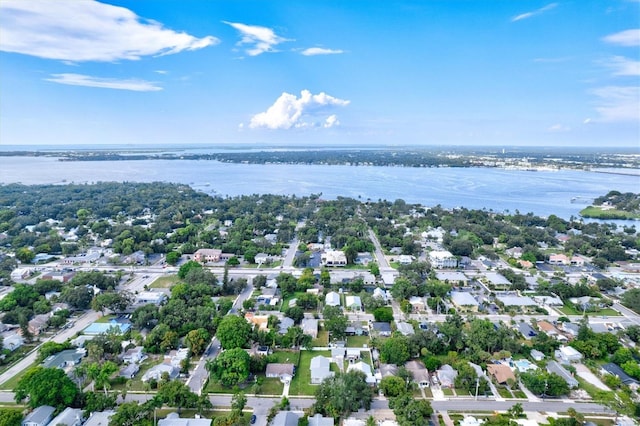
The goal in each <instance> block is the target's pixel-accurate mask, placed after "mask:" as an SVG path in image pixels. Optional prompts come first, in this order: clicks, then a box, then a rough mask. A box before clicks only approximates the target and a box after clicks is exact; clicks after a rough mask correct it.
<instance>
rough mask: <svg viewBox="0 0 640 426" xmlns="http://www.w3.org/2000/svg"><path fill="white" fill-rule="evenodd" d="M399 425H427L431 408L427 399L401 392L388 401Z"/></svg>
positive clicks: (431, 412)
mask: <svg viewBox="0 0 640 426" xmlns="http://www.w3.org/2000/svg"><path fill="white" fill-rule="evenodd" d="M389 408H391V409H393V413H394V414H395V415H396V420H397V421H398V423H399V424H400V426H427V425H428V424H429V417H430V416H431V414H433V408H431V404H429V401H426V400H424V399H415V398H414V397H413V395H411V394H410V393H407V392H405V393H403V394H401V395H399V396H397V397H395V398H392V399H391V400H390V401H389Z"/></svg>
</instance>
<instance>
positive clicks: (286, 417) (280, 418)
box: [271, 411, 300, 426]
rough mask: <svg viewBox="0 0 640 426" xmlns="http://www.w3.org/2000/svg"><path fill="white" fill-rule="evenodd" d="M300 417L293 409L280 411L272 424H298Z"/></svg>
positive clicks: (283, 425) (287, 425)
mask: <svg viewBox="0 0 640 426" xmlns="http://www.w3.org/2000/svg"><path fill="white" fill-rule="evenodd" d="M299 418H300V416H299V415H298V414H296V413H294V412H293V411H280V412H278V414H276V416H275V417H274V418H273V420H272V421H271V426H298V419H299Z"/></svg>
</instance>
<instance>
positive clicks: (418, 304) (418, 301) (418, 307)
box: [409, 296, 427, 312]
mask: <svg viewBox="0 0 640 426" xmlns="http://www.w3.org/2000/svg"><path fill="white" fill-rule="evenodd" d="M409 304H410V305H411V310H412V311H413V312H422V311H424V310H425V309H426V307H427V304H426V303H425V300H424V297H420V296H411V297H410V298H409Z"/></svg>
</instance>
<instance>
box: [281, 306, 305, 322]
mask: <svg viewBox="0 0 640 426" xmlns="http://www.w3.org/2000/svg"><path fill="white" fill-rule="evenodd" d="M284 314H285V316H287V317H289V318H291V319H292V320H293V322H294V323H295V324H300V321H302V319H303V318H304V309H302V308H301V307H300V306H291V307H290V308H287V309H286V310H285V311H284Z"/></svg>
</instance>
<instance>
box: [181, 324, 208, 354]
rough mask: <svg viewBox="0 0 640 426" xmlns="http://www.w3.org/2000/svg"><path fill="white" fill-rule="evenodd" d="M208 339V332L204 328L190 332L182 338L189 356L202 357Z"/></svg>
mask: <svg viewBox="0 0 640 426" xmlns="http://www.w3.org/2000/svg"><path fill="white" fill-rule="evenodd" d="M210 339H211V336H209V332H208V331H207V330H205V329H204V328H198V329H195V330H191V331H190V332H188V333H187V335H186V336H185V338H184V340H185V342H186V343H187V346H188V347H189V351H190V352H191V355H202V353H203V352H204V350H205V348H206V347H207V345H208V344H209V340H210Z"/></svg>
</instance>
